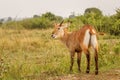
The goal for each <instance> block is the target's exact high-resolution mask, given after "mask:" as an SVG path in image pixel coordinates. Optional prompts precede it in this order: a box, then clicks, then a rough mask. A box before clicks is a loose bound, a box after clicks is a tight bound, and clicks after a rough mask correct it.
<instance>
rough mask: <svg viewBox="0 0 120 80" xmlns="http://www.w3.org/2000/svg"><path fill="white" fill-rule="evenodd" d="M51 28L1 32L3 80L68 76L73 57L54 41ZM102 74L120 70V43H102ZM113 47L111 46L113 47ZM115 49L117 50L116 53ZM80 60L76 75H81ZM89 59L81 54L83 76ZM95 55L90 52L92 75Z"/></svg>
mask: <svg viewBox="0 0 120 80" xmlns="http://www.w3.org/2000/svg"><path fill="white" fill-rule="evenodd" d="M51 32H52V29H44V30H43V29H41V30H37V29H36V30H28V29H23V30H13V29H0V55H1V56H0V57H1V61H0V65H1V66H0V79H1V80H33V79H34V80H36V79H38V80H48V79H49V78H50V77H53V76H60V75H69V74H70V72H69V65H70V55H69V51H68V50H67V48H66V47H65V46H64V45H63V44H62V43H61V42H60V41H58V40H53V39H52V38H51V37H50V35H51ZM99 43H100V45H99V46H100V47H99V71H100V72H101V73H102V72H103V71H107V70H110V69H113V68H119V67H120V56H119V55H120V54H118V53H116V52H118V49H117V48H118V46H119V45H120V40H119V39H117V40H114V39H113V40H112V39H111V40H103V39H100V40H99ZM111 46H112V47H111ZM114 50H115V51H114ZM76 61H77V59H76V57H75V64H74V67H73V73H74V74H78V71H77V63H76ZM85 63H86V57H85V55H84V54H82V60H81V70H82V72H81V74H84V73H85V69H86V64H85ZM94 66H95V64H94V54H93V53H92V52H91V72H90V74H91V73H92V74H93V73H94Z"/></svg>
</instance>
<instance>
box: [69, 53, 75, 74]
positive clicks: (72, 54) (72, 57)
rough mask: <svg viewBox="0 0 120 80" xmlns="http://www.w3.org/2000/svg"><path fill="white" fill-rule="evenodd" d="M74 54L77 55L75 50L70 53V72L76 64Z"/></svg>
mask: <svg viewBox="0 0 120 80" xmlns="http://www.w3.org/2000/svg"><path fill="white" fill-rule="evenodd" d="M74 55H75V52H71V53H70V58H71V65H70V72H72V67H73V64H74Z"/></svg>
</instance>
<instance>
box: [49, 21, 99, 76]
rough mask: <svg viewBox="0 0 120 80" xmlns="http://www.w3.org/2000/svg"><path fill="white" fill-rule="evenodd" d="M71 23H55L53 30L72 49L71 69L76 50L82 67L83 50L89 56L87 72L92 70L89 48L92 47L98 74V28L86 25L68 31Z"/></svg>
mask: <svg viewBox="0 0 120 80" xmlns="http://www.w3.org/2000/svg"><path fill="white" fill-rule="evenodd" d="M68 26H69V24H65V23H63V21H62V22H61V23H60V24H55V25H54V31H53V32H52V35H51V36H52V37H53V38H59V39H60V40H61V41H62V42H63V43H64V44H65V45H66V46H67V48H68V49H69V51H70V58H71V65H70V71H72V67H73V64H74V55H75V52H76V53H77V64H78V70H79V71H81V69H80V63H81V53H82V51H83V52H84V53H85V55H86V58H87V69H86V73H89V71H90V52H89V48H90V47H92V48H93V50H94V58H95V74H96V75H97V74H98V41H97V37H96V34H97V33H96V30H95V29H94V28H93V27H92V26H90V25H85V26H83V27H82V28H81V29H79V30H77V31H74V32H68V31H67V27H68Z"/></svg>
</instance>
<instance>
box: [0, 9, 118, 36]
mask: <svg viewBox="0 0 120 80" xmlns="http://www.w3.org/2000/svg"><path fill="white" fill-rule="evenodd" d="M62 20H63V17H61V16H57V15H55V14H53V13H51V12H46V13H45V14H42V15H34V16H33V17H32V18H25V19H23V20H20V21H15V20H12V19H10V20H8V21H7V22H5V23H3V22H2V21H1V20H0V27H2V28H10V29H24V28H25V29H47V28H51V27H53V24H54V23H56V22H61V21H62ZM64 20H65V21H66V22H67V21H69V22H71V26H70V28H71V29H77V28H80V27H82V26H83V25H84V24H89V25H93V26H94V27H95V28H96V30H97V31H98V32H105V33H109V34H111V35H120V9H117V10H116V13H115V14H114V15H103V14H102V11H101V10H100V9H98V8H94V7H93V8H87V9H86V10H85V11H84V14H83V15H77V16H76V15H75V14H74V12H73V13H72V14H71V15H70V16H69V18H64Z"/></svg>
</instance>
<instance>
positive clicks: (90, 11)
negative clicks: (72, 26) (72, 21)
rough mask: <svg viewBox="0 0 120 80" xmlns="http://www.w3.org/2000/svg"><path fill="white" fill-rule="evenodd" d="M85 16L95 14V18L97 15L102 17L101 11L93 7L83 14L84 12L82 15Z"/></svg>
mask: <svg viewBox="0 0 120 80" xmlns="http://www.w3.org/2000/svg"><path fill="white" fill-rule="evenodd" d="M86 14H96V15H97V16H98V15H99V16H101V15H102V11H101V10H100V9H98V8H95V7H93V8H87V9H86V10H85V12H84V15H86Z"/></svg>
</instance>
